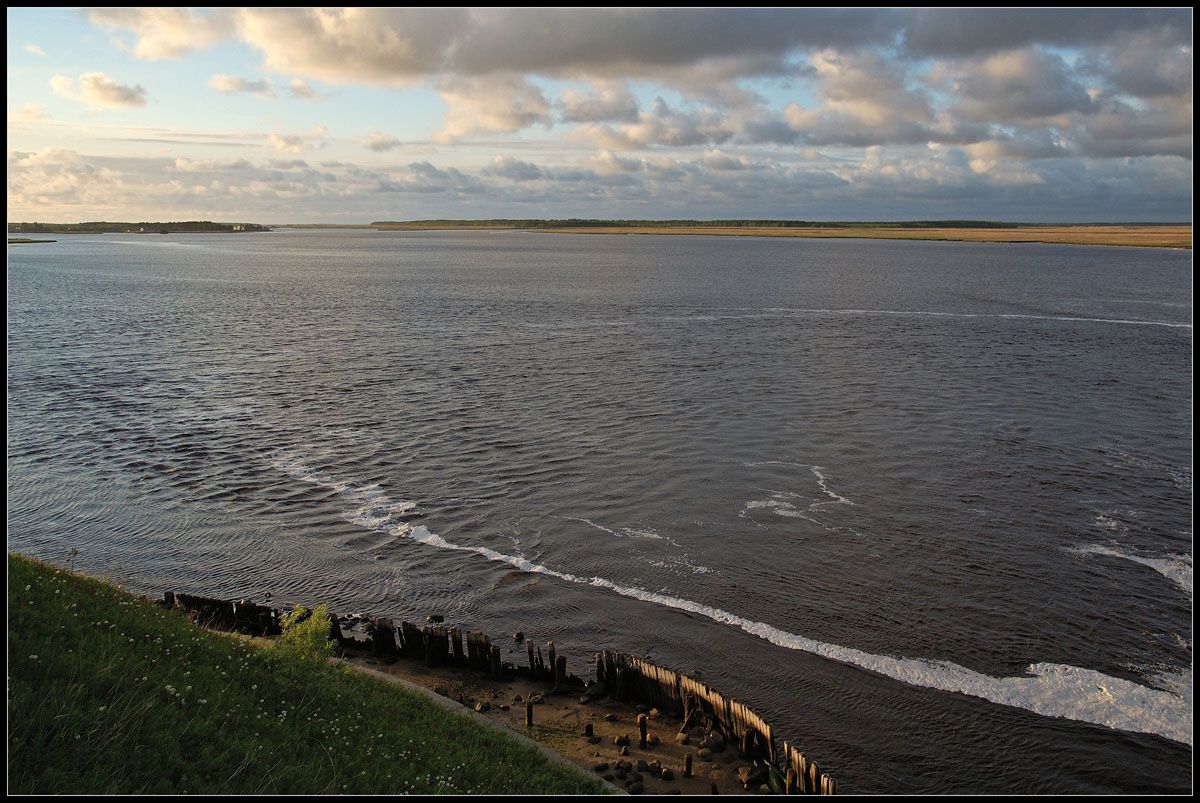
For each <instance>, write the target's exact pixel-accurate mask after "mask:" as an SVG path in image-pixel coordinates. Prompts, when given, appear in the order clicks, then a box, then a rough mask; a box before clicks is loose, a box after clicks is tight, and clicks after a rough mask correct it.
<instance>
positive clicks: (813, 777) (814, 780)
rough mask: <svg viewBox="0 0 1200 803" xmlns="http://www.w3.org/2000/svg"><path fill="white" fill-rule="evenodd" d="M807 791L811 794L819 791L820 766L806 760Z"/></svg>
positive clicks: (816, 793)
mask: <svg viewBox="0 0 1200 803" xmlns="http://www.w3.org/2000/svg"><path fill="white" fill-rule="evenodd" d="M808 791H809V793H810V794H813V795H818V794H820V793H821V768H820V767H818V766H817V762H815V761H810V762H808Z"/></svg>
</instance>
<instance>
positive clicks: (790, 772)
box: [784, 767, 796, 795]
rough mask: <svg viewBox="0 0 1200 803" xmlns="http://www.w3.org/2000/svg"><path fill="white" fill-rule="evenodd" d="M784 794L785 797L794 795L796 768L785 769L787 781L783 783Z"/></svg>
mask: <svg viewBox="0 0 1200 803" xmlns="http://www.w3.org/2000/svg"><path fill="white" fill-rule="evenodd" d="M784 794H785V795H794V794H796V768H795V767H788V768H787V781H786V782H785V783H784Z"/></svg>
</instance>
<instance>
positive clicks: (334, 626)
mask: <svg viewBox="0 0 1200 803" xmlns="http://www.w3.org/2000/svg"><path fill="white" fill-rule="evenodd" d="M162 604H163V605H166V606H169V607H178V608H182V609H184V610H186V611H187V612H188V614H189V615H190V616H191V617H192V618H193V619H195V620H196V621H198V622H200V623H201V624H205V625H208V626H212V627H218V628H221V629H236V630H241V631H242V632H253V633H256V634H261V635H274V634H277V633H278V632H280V628H279V621H280V615H279V612H278V611H276V610H275V609H273V608H269V607H266V606H261V605H257V604H255V603H252V602H249V601H247V600H239V601H237V602H230V601H225V600H214V599H209V598H206V597H195V596H190V595H187V594H178V593H174V592H170V591H168V592H165V593H164V594H163V600H162ZM310 615H311V614H310ZM437 618H440V617H437ZM427 619H429V621H431V622H433V621H435V617H427ZM367 630H368V632H369V633H370V640H369V642H367V643H366V644H364V643H363V642H361V641H357V640H355V639H353V638H351V637H349V636H348V635H347V634H345V633H343V632H342V630H341V627H340V625H339V621H338V617H337V616H335V615H333V614H330V621H329V638H330V639H331V640H334V641H336V642H337V643H338V644H339V646H341V647H343V648H346V649H349V648H351V647H357V648H359V649H362V648H365V649H367V650H368V651H370V652H371V653H372V654H374V655H375V656H377V657H380V658H384V659H387V660H391V659H393V658H394V657H395V656H396V655H397V654H398V653H399V654H401V655H404V656H405V657H409V658H420V659H424V660H425V662H426V664H427V665H428V666H431V667H434V666H438V665H440V664H443V663H447V662H449V661H451V660H453V662H454V663H455V664H456V665H460V666H461V665H466V666H469V667H471V668H473V669H475V670H477V671H480V672H484V673H486V674H488V675H490V676H491V677H493V678H495V679H500V678H502V677H503V676H504V674H505V672H506V670H516V671H517V672H523V671H524V670H521V669H518V668H517V667H514V666H513V665H512V664H505V663H504V662H503V660H502V654H501V650H500V647H498V646H496V645H493V644H492V643H491V639H490V638H488V636H486V635H485V634H483V633H467V634H466V638H465V642H466V651H465V655H464V649H463V642H464V634H463V631H462V630H461V629H460V628H458V627H446V626H444V625H442V624H440V623H437V624H434V625H431V626H425V627H417V626H416V625H413V624H412V623H410V622H401V623H400V627H399V629H398V630H399V633H397V628H396V627H395V626H394V623H393V621H392V620H391V619H387V618H376V619H373V620H371V621H370V624H369V627H368V628H367ZM518 637H520V638H523V637H524V634H523V633H522V634H518ZM525 651H526V656H527V658H528V661H529V673H530V674H531V675H532V676H533V677H535V678H538V679H541V680H545V681H549V682H552V683H553V687H552V689H551V691H550V693H551V694H555V693H563V692H566V691H568V689H569V688H570V687H571V686H573V685H575V686H581V687H582V685H583V684H582V683H581V682H580V680H579V679H578V678H576V677H574V676H568V675H567V671H566V666H567V659H566V656H565V655H559V654H558V653H557V650H556V649H555V646H554V642H552V641H548V642H546V652H547V655H548V658H549V662H548V663H547V661H545V660H543V657H542V649H541V647H537V648H535V646H534V644H533V641H532V640H528V639H526V640H525ZM595 657H596V679H597V684H596V686H594V687H593V686H588V694H587V695H586V696H585V699H587V698H589V697H595V696H600V695H603V694H605V693H608V694H611V695H612V696H613V697H615V698H616V699H617V700H619V701H636V702H639V703H643V704H648V705H652V706H654V707H656V708H658V709H659V710H661V711H664V712H667V713H669V714H672V715H675V716H679V717H681V718H682V719H683V726H682V727H681V729H680V733H681V734H687V733H688V732H689V731H690V730H691V729H693V728H695V727H703V728H704V729H705V730H706V731H713V732H716V733H719V734H720V736H721V737H723V738H724V740H725V741H726V742H728V743H729V744H731V745H733V746H734V747H735V749H737V750H738V751H739V752H740V753H741V755H742V756H743V757H744V758H745V759H746V760H747V761H749V762H751V764H752V765H753V766H754V767H755V768H757V769H756V772H757V773H758V774H757V775H756V776H755V780H754V781H753V783H754V784H759V783H760V779H761V780H765V783H766V785H767V786H769V788H770V789H771V790H772V791H774V792H777V793H778V792H783V793H786V794H825V795H832V794H836V792H837V783H836V782H835V781H834V779H833V778H831V777H830V776H829V775H827V774H825V773H822V772H821V769H820V767H819V766H818V765H817V763H816V762H815V761H812V760H810V759H808V758H807V757H805V756H804V755H803V754H802V753H800V752H799V751H798V750H796V749H795V748H794V747H792V746H791V744H789V743H786V742H785V743H784V745H783V750H782V751H781V752H780V751H777V749H776V744H775V737H774V735H773V731H772V728H771V726H770V724H768V723H767V722H765V721H764V720H763V719H762V718H761V717H760V716H758V714H756V713H755V712H753V711H752V710H750V708H749V707H748V706H746V705H745V704H743V703H741V702H739V701H737V700H733V699H730V698H727V697H725V696H724V695H722V694H721V693H720V692H718V691H716V690H715V689H712V688H710V687H709V686H708V685H706V684H704V683H702V682H700V681H698V680H696V679H695V678H691V677H688V676H687V675H682V674H680V673H678V672H675V671H673V670H670V669H665V668H663V667H659V666H656V665H654V664H652V663H650V662H649V661H647V660H645V659H642V658H637V657H634V656H626V655H624V654H622V653H620V652H616V651H613V650H603V651H602V652H600V653H596V655H595ZM643 710H645V709H643ZM637 722H638V731H639V745H640V747H641V748H642V749H643V750H645V749H647V748H648V746H649V734H648V727H649V720H648V717H647V716H646V715H645V714H641V715H639V716H638V718H637ZM525 724H526V725H527V726H529V727H532V726H533V701H532V700H530V701H526V705H525ZM585 735H586V736H587V738H589V739H593V738H595V736H594V729H593V727H592V725H591V724H588V725H587V726H586V728H585ZM683 741H684V743H687V739H686V737H685V738H684V739H683ZM626 744H627V741H626ZM625 750H627V748H625V747H623V748H622V755H624V754H625ZM692 765H693V756H692V754H691V753H688V754H686V755H685V757H684V764H683V770H682V771H683V776H684V777H692V775H693V766H692ZM711 789H712V792H713V794H718V791H717V786H716V784H715V783H713V784H712V787H711Z"/></svg>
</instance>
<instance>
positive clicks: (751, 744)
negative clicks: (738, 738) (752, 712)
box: [741, 727, 758, 761]
mask: <svg viewBox="0 0 1200 803" xmlns="http://www.w3.org/2000/svg"><path fill="white" fill-rule="evenodd" d="M741 748H742V755H743V756H745V757H746V758H748V759H750V760H751V761H753V760H755V759H756V758H757V757H758V731H756V730H754V728H751V727H747V728H746V730H745V731H744V732H743V733H742V745H741Z"/></svg>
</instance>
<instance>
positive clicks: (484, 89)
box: [434, 75, 553, 144]
mask: <svg viewBox="0 0 1200 803" xmlns="http://www.w3.org/2000/svg"><path fill="white" fill-rule="evenodd" d="M438 93H439V94H440V95H441V96H442V100H444V101H445V102H446V106H447V109H446V116H445V119H444V120H443V124H444V125H445V128H443V129H442V130H441V131H439V132H437V133H436V134H435V135H434V141H436V142H438V143H441V144H449V143H452V142H455V141H457V140H459V139H461V138H463V137H465V136H469V135H472V134H494V133H509V132H513V131H520V130H521V129H523V128H528V127H529V126H532V125H537V124H541V125H550V123H551V122H552V121H553V120H552V116H551V108H550V103H549V101H547V100H546V98H545V97H544V96H543V95H542V91H541V90H540V89H538V88H537V86H535V85H534V84H533V83H532V82H530V81H528V80H526V79H524V78H521V77H519V76H511V75H502V76H488V77H485V78H471V79H465V78H451V79H447V80H444V81H442V82H441V83H439V84H438Z"/></svg>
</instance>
